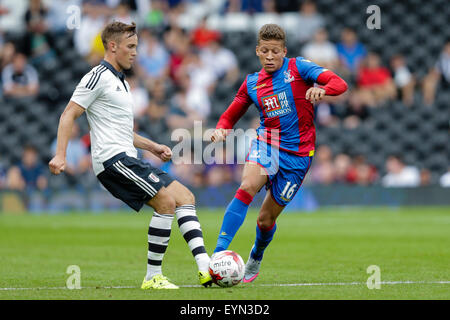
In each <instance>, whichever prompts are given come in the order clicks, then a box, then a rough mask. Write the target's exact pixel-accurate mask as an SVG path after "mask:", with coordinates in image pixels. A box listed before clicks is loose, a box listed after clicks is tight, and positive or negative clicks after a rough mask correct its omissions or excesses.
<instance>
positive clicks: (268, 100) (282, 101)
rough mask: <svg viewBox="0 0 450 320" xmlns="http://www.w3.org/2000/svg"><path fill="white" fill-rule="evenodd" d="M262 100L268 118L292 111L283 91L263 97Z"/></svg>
mask: <svg viewBox="0 0 450 320" xmlns="http://www.w3.org/2000/svg"><path fill="white" fill-rule="evenodd" d="M262 102H263V105H264V109H265V111H266V115H267V117H269V118H273V117H278V116H282V115H285V114H288V113H290V112H291V111H292V109H291V107H290V105H289V101H288V99H287V95H286V92H285V91H282V92H280V93H276V94H272V95H270V96H267V97H263V98H262Z"/></svg>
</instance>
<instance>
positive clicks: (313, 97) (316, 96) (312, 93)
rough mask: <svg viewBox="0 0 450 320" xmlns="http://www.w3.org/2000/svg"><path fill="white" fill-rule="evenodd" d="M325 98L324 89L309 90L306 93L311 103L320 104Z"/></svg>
mask: <svg viewBox="0 0 450 320" xmlns="http://www.w3.org/2000/svg"><path fill="white" fill-rule="evenodd" d="M323 97H325V89H322V88H317V87H314V88H309V89H308V91H306V96H305V98H306V100H309V101H311V103H314V102H318V101H320V100H322V98H323Z"/></svg>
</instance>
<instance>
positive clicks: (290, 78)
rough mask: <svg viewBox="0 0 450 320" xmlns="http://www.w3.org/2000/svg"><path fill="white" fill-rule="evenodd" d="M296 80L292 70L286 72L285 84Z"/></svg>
mask: <svg viewBox="0 0 450 320" xmlns="http://www.w3.org/2000/svg"><path fill="white" fill-rule="evenodd" d="M294 80H295V78H294V76H293V75H291V70H289V69H288V70H286V71H285V72H284V83H290V82H292V81H294Z"/></svg>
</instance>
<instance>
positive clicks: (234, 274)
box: [209, 250, 245, 287]
mask: <svg viewBox="0 0 450 320" xmlns="http://www.w3.org/2000/svg"><path fill="white" fill-rule="evenodd" d="M209 273H210V274H211V277H212V280H213V282H214V283H215V284H217V285H219V286H221V287H232V286H235V285H237V284H239V282H241V281H242V279H243V278H244V273H245V264H244V261H243V260H242V258H241V256H240V255H238V254H237V253H236V252H234V251H231V250H225V251H220V252H217V253H215V254H214V255H213V256H212V257H211V261H210V262H209Z"/></svg>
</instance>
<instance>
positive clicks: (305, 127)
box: [211, 24, 347, 282]
mask: <svg viewBox="0 0 450 320" xmlns="http://www.w3.org/2000/svg"><path fill="white" fill-rule="evenodd" d="M285 41H286V35H285V32H284V30H283V29H282V28H281V27H279V26H278V25H275V24H266V25H264V26H263V27H262V28H261V29H260V30H259V33H258V43H257V47H256V55H257V56H258V57H259V60H260V62H261V65H262V69H261V71H259V72H255V73H253V74H250V75H248V76H247V77H246V78H245V80H244V83H243V84H242V86H241V87H240V89H239V91H238V93H237V95H236V97H235V99H234V100H233V102H232V103H231V105H230V106H229V107H228V109H227V110H226V111H225V112H224V113H223V115H222V116H221V117H220V119H219V122H218V124H217V126H216V130H215V131H214V133H213V135H212V137H211V140H212V141H216V142H217V141H223V140H224V139H225V137H226V136H227V134H228V133H229V131H228V130H229V129H232V128H233V126H234V125H235V124H236V122H237V121H238V120H239V118H240V117H241V116H242V115H243V114H244V113H245V112H246V111H247V109H248V108H249V106H250V105H251V104H252V103H254V104H255V106H256V108H257V109H258V111H259V114H260V127H259V128H258V130H257V139H255V140H253V141H252V145H251V147H250V151H249V154H248V155H247V158H246V163H245V167H244V171H243V174H242V182H241V185H240V188H239V189H238V190H237V192H236V195H235V197H234V198H233V200H232V201H231V202H230V204H229V205H228V207H227V209H226V212H225V215H224V218H223V222H222V227H221V229H220V233H219V237H218V240H217V245H216V248H215V250H214V253H216V252H219V251H222V250H226V249H227V248H228V246H229V245H230V242H231V241H232V239H233V237H234V236H235V234H236V232H237V231H238V229H239V227H240V226H241V225H242V223H243V222H244V219H245V216H246V214H247V210H248V207H249V205H250V203H251V202H252V200H253V197H254V196H255V195H256V193H258V192H259V191H260V190H261V189H262V187H263V186H264V185H266V189H267V193H266V197H265V199H264V202H263V204H262V206H261V209H260V212H259V216H258V218H257V226H256V239H255V243H254V245H253V247H252V249H251V251H250V256H249V259H248V261H247V263H246V266H245V276H244V279H243V281H244V282H252V281H254V280H255V279H256V277H257V276H258V274H259V270H260V266H261V261H262V258H263V254H264V250H265V249H266V248H267V246H268V245H269V243H270V242H271V241H272V238H273V236H274V234H275V231H276V228H277V225H276V219H277V218H278V216H279V214H280V213H281V212H282V210H283V209H284V207H285V206H286V205H287V204H288V203H289V202H290V201H291V200H292V199H293V197H294V196H295V194H296V193H297V191H298V189H299V188H300V186H301V184H302V182H303V179H304V178H305V175H306V173H307V172H308V169H309V167H310V165H311V161H312V159H313V156H314V146H315V137H316V134H315V127H314V122H313V120H314V106H313V104H314V102H316V101H320V100H321V99H322V98H323V97H324V96H325V95H328V96H336V95H340V94H342V93H344V92H345V91H346V90H347V84H346V83H345V81H344V80H342V79H341V78H340V77H338V76H337V75H336V74H334V73H333V72H332V71H330V70H327V69H324V68H322V67H320V66H318V65H316V64H315V63H313V62H311V61H309V60H306V59H303V58H302V57H297V58H286V54H287V49H286V43H285ZM315 83H317V84H318V86H314V84H315Z"/></svg>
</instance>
